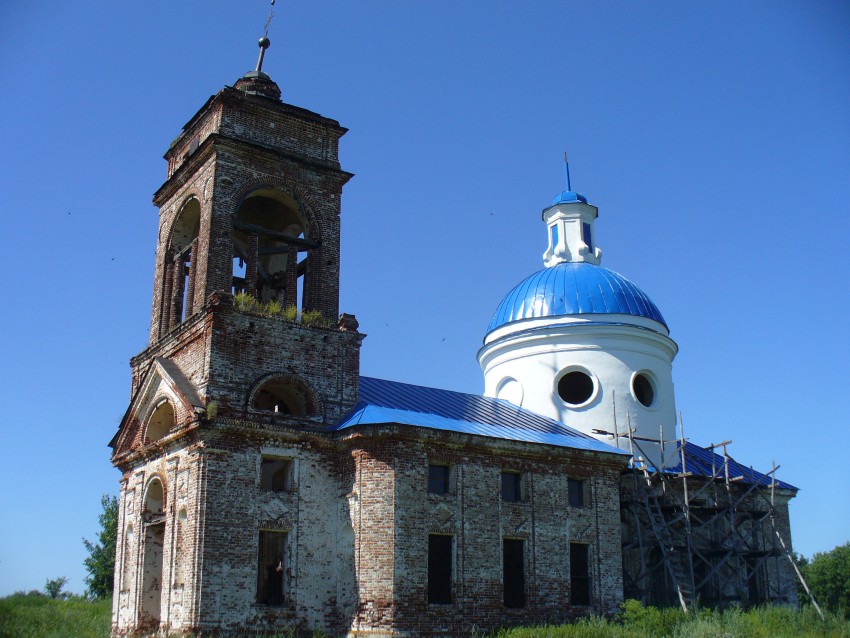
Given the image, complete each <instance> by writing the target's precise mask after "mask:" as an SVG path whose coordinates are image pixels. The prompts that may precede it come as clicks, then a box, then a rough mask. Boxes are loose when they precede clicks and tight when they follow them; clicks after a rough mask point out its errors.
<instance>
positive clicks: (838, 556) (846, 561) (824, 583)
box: [803, 543, 850, 618]
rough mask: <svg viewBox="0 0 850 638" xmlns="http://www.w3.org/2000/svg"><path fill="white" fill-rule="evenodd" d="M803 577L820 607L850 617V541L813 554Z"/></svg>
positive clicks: (805, 567) (804, 567)
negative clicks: (827, 550) (830, 549)
mask: <svg viewBox="0 0 850 638" xmlns="http://www.w3.org/2000/svg"><path fill="white" fill-rule="evenodd" d="M803 577H804V578H805V579H806V582H807V583H808V585H809V587H810V588H811V590H812V594H814V597H815V600H817V601H818V603H819V604H820V605H821V606H822V607H825V608H826V609H828V610H829V611H832V612H835V613H839V614H842V615H843V616H844V617H845V618H850V543H846V544H844V545H839V546H838V547H836V548H835V549H833V550H832V551H829V552H824V553H821V554H815V555H814V557H813V558H812V560H811V562H809V563H808V564H807V565H804V566H803Z"/></svg>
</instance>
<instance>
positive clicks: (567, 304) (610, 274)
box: [487, 262, 667, 332]
mask: <svg viewBox="0 0 850 638" xmlns="http://www.w3.org/2000/svg"><path fill="white" fill-rule="evenodd" d="M582 314H624V315H633V316H636V317H646V318H647V319H653V320H655V321H657V322H658V323H660V324H662V325H664V327H667V324H666V323H665V322H664V317H662V316H661V311H660V310H658V307H657V306H656V305H655V304H654V303H652V300H651V299H650V298H649V297H648V296H647V295H646V293H644V292H643V291H642V290H641V289H640V288H638V287H637V286H635V285H634V284H633V283H632V282H630V281H629V280H628V279H626V278H625V277H623V276H622V275H620V274H618V273H616V272H614V271H613V270H608V269H607V268H603V267H602V266H595V265H593V264H590V263H587V262H563V263H560V264H556V265H555V266H552V267H550V268H544V269H543V270H541V271H539V272H536V273H534V274H533V275H531V276H530V277H527V278H526V279H524V280H523V281H521V282H520V283H519V284H517V285H516V286H515V287H514V289H513V290H511V291H510V292H509V293H508V294H507V295H506V296H505V298H504V299H502V303H500V304H499V307H498V308H497V309H496V313H495V314H494V315H493V318H492V319H491V320H490V325H489V326H488V327H487V332H490V331H492V330H495V329H496V328H498V327H499V326H503V325H505V324H506V323H511V322H513V321H519V320H521V319H536V318H539V317H560V316H565V315H582Z"/></svg>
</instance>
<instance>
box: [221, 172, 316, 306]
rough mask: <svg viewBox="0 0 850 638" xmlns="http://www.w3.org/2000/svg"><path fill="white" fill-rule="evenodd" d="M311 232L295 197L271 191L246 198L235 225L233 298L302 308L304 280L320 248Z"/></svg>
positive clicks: (262, 191)
mask: <svg viewBox="0 0 850 638" xmlns="http://www.w3.org/2000/svg"><path fill="white" fill-rule="evenodd" d="M306 231H307V222H306V220H305V218H304V216H303V214H302V213H301V206H300V204H299V203H298V202H297V201H296V200H295V199H294V198H293V197H291V196H290V195H287V194H286V193H282V192H280V191H276V190H273V189H268V188H267V189H260V190H257V191H254V192H253V193H251V194H250V195H249V196H248V197H246V198H245V200H244V201H243V202H242V204H241V205H240V206H239V210H238V211H237V214H236V218H235V219H234V221H233V294H234V295H235V294H237V293H240V292H245V293H247V294H249V295H251V296H253V297H255V298H256V299H258V300H259V301H261V302H263V303H266V302H268V301H271V300H275V301H278V302H280V304H281V306H283V307H284V308H287V307H290V306H292V307H295V308H296V309H298V310H300V309H302V308H303V302H304V298H303V290H304V276H305V274H306V273H307V270H308V266H309V263H310V258H311V253H312V252H313V250H314V249H316V248H317V247H318V243H316V242H315V241H312V240H310V239H307V238H306Z"/></svg>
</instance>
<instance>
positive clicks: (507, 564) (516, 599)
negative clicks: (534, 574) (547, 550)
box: [502, 538, 525, 609]
mask: <svg viewBox="0 0 850 638" xmlns="http://www.w3.org/2000/svg"><path fill="white" fill-rule="evenodd" d="M524 546H525V541H521V540H517V539H513V538H506V539H504V541H503V546H502V548H503V551H502V559H503V570H502V582H503V588H504V603H505V607H509V608H512V609H518V608H521V607H525V559H524V551H523V550H524Z"/></svg>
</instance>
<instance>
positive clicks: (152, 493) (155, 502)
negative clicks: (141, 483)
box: [145, 478, 165, 516]
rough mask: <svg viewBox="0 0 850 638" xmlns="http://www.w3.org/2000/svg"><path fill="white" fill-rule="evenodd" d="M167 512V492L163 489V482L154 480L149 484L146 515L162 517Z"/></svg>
mask: <svg viewBox="0 0 850 638" xmlns="http://www.w3.org/2000/svg"><path fill="white" fill-rule="evenodd" d="M164 511H165V492H164V490H163V489H162V481H160V480H159V479H158V478H154V479H152V480H151V482H150V483H148V489H147V491H146V492H145V513H146V514H153V515H154V516H158V515H161V514H162V513H163V512H164Z"/></svg>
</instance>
